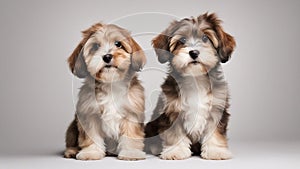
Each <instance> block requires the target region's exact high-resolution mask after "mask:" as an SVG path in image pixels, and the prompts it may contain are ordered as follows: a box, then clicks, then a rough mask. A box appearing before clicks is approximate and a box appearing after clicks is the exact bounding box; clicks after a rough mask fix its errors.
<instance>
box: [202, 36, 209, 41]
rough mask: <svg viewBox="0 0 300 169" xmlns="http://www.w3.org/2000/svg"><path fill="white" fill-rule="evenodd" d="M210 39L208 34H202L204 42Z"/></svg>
mask: <svg viewBox="0 0 300 169" xmlns="http://www.w3.org/2000/svg"><path fill="white" fill-rule="evenodd" d="M208 40H209V38H208V36H207V35H203V36H202V41H203V42H204V43H206V42H208Z"/></svg>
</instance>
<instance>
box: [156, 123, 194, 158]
mask: <svg viewBox="0 0 300 169" xmlns="http://www.w3.org/2000/svg"><path fill="white" fill-rule="evenodd" d="M161 138H162V140H163V151H162V153H161V155H160V158H162V159H164V160H183V159H187V158H189V157H190V156H191V155H192V152H191V150H190V144H191V141H190V139H189V138H188V137H187V135H186V133H185V132H184V130H183V127H182V125H181V124H179V123H178V122H177V123H174V125H173V126H172V127H171V128H169V129H168V130H165V131H164V132H163V133H162V134H161Z"/></svg>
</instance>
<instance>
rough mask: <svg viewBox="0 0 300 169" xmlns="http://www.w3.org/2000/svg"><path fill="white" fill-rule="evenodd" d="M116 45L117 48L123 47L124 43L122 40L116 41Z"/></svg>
mask: <svg viewBox="0 0 300 169" xmlns="http://www.w3.org/2000/svg"><path fill="white" fill-rule="evenodd" d="M115 45H116V47H117V48H122V47H123V45H122V43H121V42H120V41H115Z"/></svg>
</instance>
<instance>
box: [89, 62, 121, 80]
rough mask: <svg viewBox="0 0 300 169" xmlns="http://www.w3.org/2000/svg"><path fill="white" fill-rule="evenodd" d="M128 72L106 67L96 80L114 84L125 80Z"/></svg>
mask: <svg viewBox="0 0 300 169" xmlns="http://www.w3.org/2000/svg"><path fill="white" fill-rule="evenodd" d="M125 74H126V71H123V70H120V69H119V68H117V67H115V66H104V67H103V68H101V69H100V70H99V71H98V72H97V73H96V75H95V76H94V78H95V79H96V80H98V81H101V82H104V83H112V82H118V81H122V80H123V79H124V78H125Z"/></svg>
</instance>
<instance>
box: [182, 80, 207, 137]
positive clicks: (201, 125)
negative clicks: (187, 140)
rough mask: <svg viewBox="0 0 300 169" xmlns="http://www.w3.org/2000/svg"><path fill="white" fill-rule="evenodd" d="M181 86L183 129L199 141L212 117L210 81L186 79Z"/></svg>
mask: <svg viewBox="0 0 300 169" xmlns="http://www.w3.org/2000/svg"><path fill="white" fill-rule="evenodd" d="M180 86H181V87H180V89H181V90H180V92H181V102H182V110H183V112H182V114H181V118H182V120H183V127H184V129H185V130H186V132H187V133H188V134H189V135H191V136H192V137H195V138H198V139H199V138H200V136H201V134H202V133H203V132H204V130H205V128H206V126H207V123H208V118H209V117H210V113H209V111H210V108H211V101H212V96H211V94H210V93H211V92H210V90H211V86H210V83H209V80H208V79H206V78H190V79H185V80H184V84H182V85H180Z"/></svg>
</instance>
